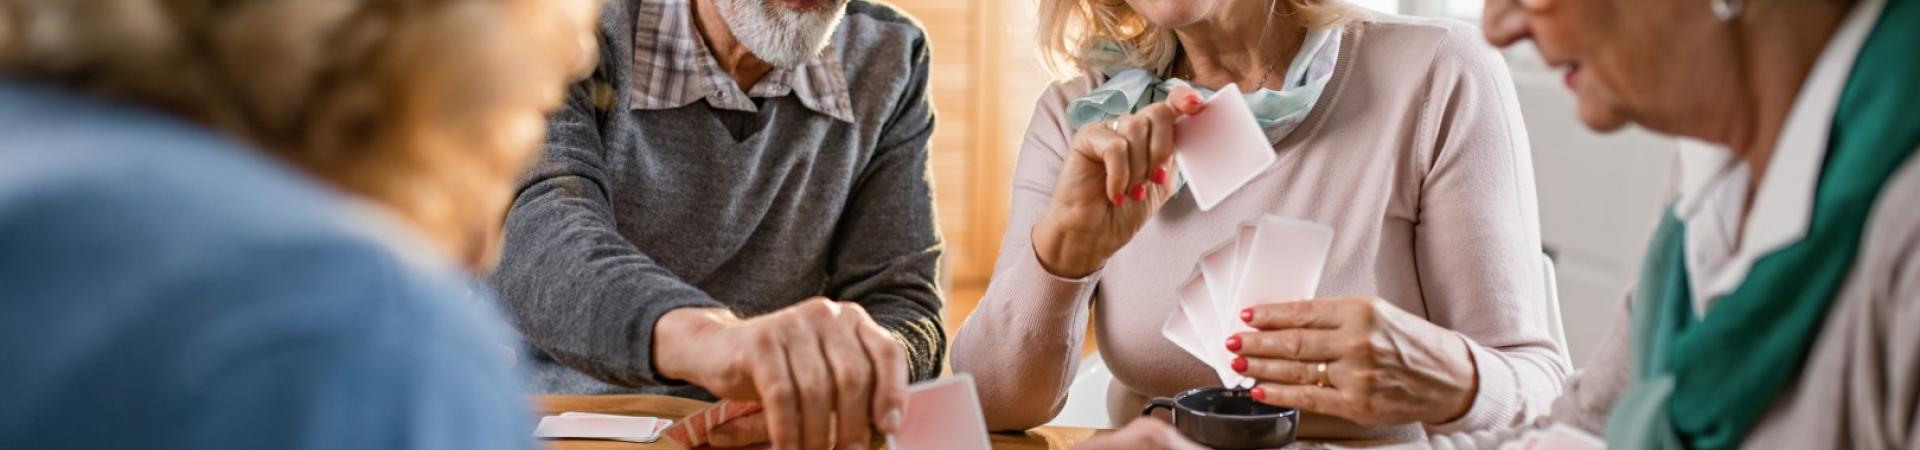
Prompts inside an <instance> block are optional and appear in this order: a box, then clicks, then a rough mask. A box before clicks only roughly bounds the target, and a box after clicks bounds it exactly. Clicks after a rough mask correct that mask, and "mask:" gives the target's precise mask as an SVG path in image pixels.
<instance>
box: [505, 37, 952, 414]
mask: <svg viewBox="0 0 1920 450" xmlns="http://www.w3.org/2000/svg"><path fill="white" fill-rule="evenodd" d="M600 39H601V59H600V64H599V67H597V68H596V69H595V70H594V73H593V75H592V76H591V77H590V78H589V79H587V80H584V81H581V82H579V83H577V84H575V85H574V86H572V88H571V89H570V90H569V91H568V95H567V99H566V106H565V107H564V108H562V109H561V111H560V112H559V113H558V114H557V115H555V117H554V118H553V119H552V121H551V123H550V127H551V128H550V132H551V135H550V136H549V138H548V140H547V148H546V152H545V153H544V155H543V156H542V158H541V159H540V162H539V163H538V165H537V166H536V168H535V169H534V171H533V173H532V175H531V176H529V177H528V178H527V179H526V180H525V181H524V182H523V184H522V185H521V189H520V190H519V197H518V198H517V199H516V200H515V201H514V204H513V209H512V212H511V213H510V214H509V215H508V217H507V223H506V250H505V253H504V255H503V259H502V260H501V264H500V269H499V270H498V271H496V272H495V273H494V274H493V275H492V276H491V278H490V281H491V282H492V283H493V285H494V286H496V287H498V288H499V291H500V295H501V297H502V298H501V299H502V300H503V301H504V304H505V305H506V309H507V310H508V312H509V313H510V314H511V315H512V317H513V319H514V321H515V324H516V325H517V326H518V327H519V329H520V331H521V332H522V333H523V334H524V335H525V336H526V339H527V343H528V344H529V346H530V350H529V351H528V353H529V354H530V355H531V356H532V358H533V362H532V366H533V375H534V382H535V385H536V386H537V387H538V389H540V391H541V392H543V393H552V394H610V393H650V394H666V395H676V396H682V397H689V398H696V399H705V400H712V399H714V398H722V399H730V400H740V401H759V402H761V403H762V406H764V408H763V409H762V411H764V413H763V414H762V415H759V416H758V417H757V418H755V419H752V420H744V421H739V422H737V423H742V424H748V425H749V426H759V425H764V426H766V427H767V429H766V431H767V433H768V434H769V435H770V436H768V438H770V439H771V440H772V443H773V444H775V446H776V447H785V448H803V447H804V448H808V449H820V448H826V447H828V446H832V445H838V446H840V447H841V448H858V447H859V446H862V445H864V444H866V443H868V442H869V437H870V436H873V434H871V432H870V428H871V427H873V426H878V427H879V428H880V429H881V430H882V431H890V430H891V427H892V425H893V424H894V423H895V422H897V421H898V420H899V417H898V415H899V413H898V411H899V409H900V405H901V403H902V402H903V401H904V398H905V387H906V385H907V383H908V382H909V381H910V380H920V379H927V378H932V377H934V376H937V375H938V374H939V373H940V371H941V368H940V364H941V361H942V359H943V357H944V353H945V350H946V335H945V331H944V330H943V328H942V327H941V325H940V307H941V300H940V289H939V285H938V283H936V282H935V280H936V278H937V277H938V273H939V269H938V264H939V260H940V255H941V249H942V246H941V243H940V238H939V233H938V232H937V229H936V228H935V222H934V216H933V197H932V193H931V192H932V191H931V189H932V188H931V186H930V184H929V180H928V175H929V173H930V172H929V161H928V140H929V138H930V137H931V136H932V133H933V127H934V116H933V105H932V103H931V102H930V93H929V91H928V72H929V70H930V67H929V53H928V52H929V50H928V48H927V38H926V35H925V33H923V32H922V31H921V29H920V27H919V25H918V24H917V23H915V22H914V21H913V20H912V19H911V18H909V17H907V16H906V15H905V14H903V13H901V12H899V11H897V10H895V9H894V8H892V7H890V6H887V5H884V4H880V3H872V2H868V1H865V0H646V1H641V0H613V1H610V2H608V4H607V6H606V9H605V10H604V11H603V12H602V15H601V23H600ZM726 443H727V444H735V445H744V444H747V443H750V442H743V441H729V442H726Z"/></svg>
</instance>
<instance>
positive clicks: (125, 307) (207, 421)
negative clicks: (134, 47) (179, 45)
mask: <svg viewBox="0 0 1920 450" xmlns="http://www.w3.org/2000/svg"><path fill="white" fill-rule="evenodd" d="M422 241H423V240H422V239H420V238H418V237H417V236H414V237H410V236H409V235H407V232H406V231H405V229H404V228H403V227H400V226H399V225H397V224H396V223H395V222H393V221H392V219H388V218H386V217H385V216H382V215H380V214H379V213H377V212H374V211H373V210H372V209H371V208H370V207H368V206H365V205H362V204H358V203H356V202H355V201H353V200H350V199H348V198H347V197H345V196H343V195H342V194H341V193H339V192H336V191H332V190H329V188H326V187H324V186H322V185H320V184H319V183H317V182H315V181H314V180H312V179H311V178H310V177H308V176H306V175H304V174H302V173H301V172H299V171H297V170H295V169H293V168H291V167H288V166H285V165H283V164H281V163H279V162H278V161H277V160H274V159H273V158H271V157H269V156H266V155H264V154H261V153H258V152H255V151H251V150H249V149H248V148H246V147H245V146H244V145H243V144H239V143H236V142H232V141H230V140H228V139H225V138H223V137H221V136H219V135H216V134H213V133H211V132H209V131H207V130H205V129H204V128H202V127H199V126H196V125H193V124H188V123H183V122H180V121H176V120H173V119H170V118H167V117H165V116H161V115H156V114H151V113H147V112H143V111H139V110H136V109H134V108H128V107H124V106H119V105H116V104H112V103H108V102H102V101H99V100H95V99H91V98H87V97H83V96H79V95H75V94H72V93H68V92H65V91H61V90H56V89H49V88H45V87H37V86H35V85H31V84H25V83H21V82H17V81H8V80H4V79H0V361H4V363H0V364H4V368H0V448H5V449H57V448H87V449H94V448H155V449H175V448H177V449H224V448H233V449H261V448H280V449H308V448H311V449H374V448H417V449H442V448H444V449H522V448H532V446H533V441H532V438H531V437H530V426H529V422H528V420H527V412H528V410H529V407H528V405H527V404H526V403H525V401H526V400H525V398H524V397H522V396H521V392H522V389H523V388H522V383H523V379H522V378H521V376H519V375H517V374H516V373H515V372H514V371H513V367H512V364H513V362H512V359H511V357H510V356H508V355H509V354H510V353H509V352H508V350H507V349H508V348H509V347H508V345H509V343H508V342H507V341H508V339H509V337H508V336H509V334H508V328H506V326H505V325H504V324H503V323H502V322H501V321H500V319H499V318H498V316H499V313H498V312H496V311H494V310H493V309H492V306H489V305H491V302H490V301H489V300H485V299H474V298H472V297H474V294H472V290H471V289H470V286H473V285H474V284H472V282H471V281H469V280H468V279H467V278H466V277H465V276H463V275H461V274H460V273H459V272H458V271H456V270H455V269H454V268H452V267H451V266H450V265H448V264H446V263H445V262H443V259H442V257H441V256H439V255H437V254H435V253H434V252H432V251H430V250H426V249H424V248H422V247H418V245H421V244H418V243H419V242H422Z"/></svg>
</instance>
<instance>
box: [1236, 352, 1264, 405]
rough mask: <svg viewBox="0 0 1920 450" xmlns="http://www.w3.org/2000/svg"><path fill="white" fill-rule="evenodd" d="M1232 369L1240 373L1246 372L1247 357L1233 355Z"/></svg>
mask: <svg viewBox="0 0 1920 450" xmlns="http://www.w3.org/2000/svg"><path fill="white" fill-rule="evenodd" d="M1233 371H1235V372H1240V373H1247V357H1245V356H1235V357H1233ZM1255 398H1259V397H1255Z"/></svg>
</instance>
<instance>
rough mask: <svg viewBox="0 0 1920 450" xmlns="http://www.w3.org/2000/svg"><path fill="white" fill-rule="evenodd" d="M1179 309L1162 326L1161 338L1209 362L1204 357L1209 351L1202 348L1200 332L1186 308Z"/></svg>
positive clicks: (1184, 300) (1183, 301) (1181, 300)
mask: <svg viewBox="0 0 1920 450" xmlns="http://www.w3.org/2000/svg"><path fill="white" fill-rule="evenodd" d="M1186 302H1187V300H1186V299H1185V298H1181V299H1180V303H1181V304H1183V305H1184V304H1186ZM1177 309H1179V310H1178V311H1174V312H1173V314H1172V315H1171V317H1168V318H1167V323H1166V324H1164V325H1161V326H1160V336H1162V337H1165V338H1167V341H1168V342H1172V343H1173V345H1174V346H1175V347H1180V350H1182V351H1185V352H1187V354H1189V355H1193V357H1194V358H1195V359H1199V360H1200V361H1201V362H1207V360H1206V357H1205V356H1203V355H1206V354H1207V350H1206V349H1204V348H1201V347H1200V334H1199V330H1196V329H1195V328H1194V326H1193V319H1192V318H1191V317H1190V316H1188V315H1187V314H1186V312H1185V309H1186V308H1185V307H1177Z"/></svg>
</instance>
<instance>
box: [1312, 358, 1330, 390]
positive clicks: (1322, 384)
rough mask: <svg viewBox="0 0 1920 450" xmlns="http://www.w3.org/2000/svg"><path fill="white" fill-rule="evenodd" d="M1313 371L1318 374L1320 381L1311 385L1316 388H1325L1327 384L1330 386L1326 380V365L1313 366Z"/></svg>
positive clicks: (1322, 363) (1323, 363)
mask: <svg viewBox="0 0 1920 450" xmlns="http://www.w3.org/2000/svg"><path fill="white" fill-rule="evenodd" d="M1313 370H1314V371H1315V372H1319V373H1320V380H1318V381H1315V382H1313V385H1314V386H1317V387H1327V386H1328V384H1330V383H1328V381H1329V380H1328V379H1327V363H1326V362H1321V363H1320V365H1318V366H1314V369H1313Z"/></svg>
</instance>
